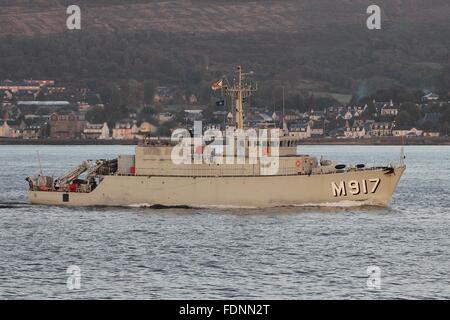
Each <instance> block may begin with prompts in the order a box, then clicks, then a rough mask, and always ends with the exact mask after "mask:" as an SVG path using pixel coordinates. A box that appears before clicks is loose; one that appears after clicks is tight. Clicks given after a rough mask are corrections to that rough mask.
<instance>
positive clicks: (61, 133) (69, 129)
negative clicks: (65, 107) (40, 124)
mask: <svg viewBox="0 0 450 320" xmlns="http://www.w3.org/2000/svg"><path fill="white" fill-rule="evenodd" d="M49 125H50V138H52V139H77V138H80V137H81V133H82V132H83V128H84V125H85V121H84V117H82V116H81V115H80V114H76V113H75V112H63V113H56V112H55V113H53V114H51V115H50V119H49Z"/></svg>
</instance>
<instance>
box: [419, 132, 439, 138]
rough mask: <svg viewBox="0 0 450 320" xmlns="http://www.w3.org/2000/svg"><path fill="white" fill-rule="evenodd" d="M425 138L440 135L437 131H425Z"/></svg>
mask: <svg viewBox="0 0 450 320" xmlns="http://www.w3.org/2000/svg"><path fill="white" fill-rule="evenodd" d="M423 136H424V137H439V136H440V133H439V132H437V131H424V132H423Z"/></svg>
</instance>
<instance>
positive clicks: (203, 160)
mask: <svg viewBox="0 0 450 320" xmlns="http://www.w3.org/2000/svg"><path fill="white" fill-rule="evenodd" d="M236 73H237V74H236V75H235V78H234V80H233V81H231V83H229V82H228V80H227V79H226V77H225V79H222V80H220V81H219V82H216V83H215V84H213V87H212V89H213V90H217V89H220V90H222V93H223V94H225V95H227V96H229V97H230V98H231V99H230V100H231V101H232V105H233V108H234V112H233V113H234V117H233V119H234V124H233V128H232V129H234V131H233V130H227V132H224V133H223V136H222V137H221V133H220V132H219V134H218V135H217V132H216V135H215V137H216V138H217V137H221V138H222V139H216V141H226V143H225V144H224V145H223V146H222V148H216V147H212V145H213V144H212V143H209V144H208V141H211V140H208V139H202V138H199V136H200V135H198V134H197V135H195V134H192V132H191V131H188V130H184V131H181V133H183V132H184V134H179V135H178V136H177V135H172V139H171V141H169V142H167V143H163V142H161V141H159V142H158V143H154V142H150V141H149V140H146V141H144V142H143V143H141V144H140V145H138V146H136V150H135V154H134V155H118V157H117V158H116V159H109V160H106V159H100V160H96V161H91V160H89V161H84V162H83V163H81V164H80V165H79V166H77V167H76V168H73V169H72V170H69V171H68V172H66V173H65V174H63V175H62V176H60V177H57V178H54V177H52V176H44V175H37V176H31V177H28V178H26V180H27V181H28V183H29V191H28V197H29V201H30V202H31V203H32V204H42V205H61V206H152V205H160V206H189V207H242V208H264V207H277V206H315V205H336V206H338V205H339V204H343V203H351V204H355V205H357V204H364V205H374V206H388V205H389V203H390V201H391V198H392V195H393V193H394V191H395V189H396V186H397V184H398V182H399V180H400V178H401V176H402V174H403V172H404V171H405V168H406V166H405V165H404V163H403V160H402V159H403V156H401V157H400V161H399V163H398V164H396V165H392V164H391V165H389V166H367V165H364V164H355V165H346V164H340V163H338V162H336V161H332V160H327V159H323V158H320V159H318V158H316V157H314V156H311V155H306V154H301V153H300V152H299V150H301V149H299V148H297V147H298V146H299V145H300V143H301V141H300V139H299V138H296V137H292V136H289V134H288V133H287V132H286V131H285V130H281V129H274V128H273V129H269V132H268V133H267V139H266V140H264V139H260V140H258V138H259V137H260V136H261V137H262V135H261V131H262V130H261V129H259V130H255V129H252V128H245V127H244V101H245V100H246V98H247V97H249V96H250V95H251V94H252V93H253V92H255V91H256V90H257V83H256V82H254V81H252V80H251V79H250V78H251V77H249V75H250V74H251V73H244V72H243V71H242V68H241V67H240V66H238V67H237V68H236ZM200 130H202V129H200ZM236 132H239V133H241V135H240V137H241V139H240V140H239V134H238V135H237V134H236ZM243 132H244V133H245V132H253V135H252V137H255V136H256V139H251V138H250V136H251V135H249V136H248V137H247V139H246V138H245V137H246V136H245V134H244V135H242V133H243ZM202 133H203V131H202ZM255 133H256V135H255ZM275 133H276V134H275ZM213 136H214V134H213ZM242 137H244V139H242ZM217 146H220V145H219V144H217ZM207 151H208V152H207ZM274 164H276V165H274Z"/></svg>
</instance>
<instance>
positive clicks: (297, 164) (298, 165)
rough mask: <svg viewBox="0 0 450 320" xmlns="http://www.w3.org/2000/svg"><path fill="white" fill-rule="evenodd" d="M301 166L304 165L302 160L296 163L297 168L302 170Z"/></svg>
mask: <svg viewBox="0 0 450 320" xmlns="http://www.w3.org/2000/svg"><path fill="white" fill-rule="evenodd" d="M301 165H302V162H301V161H300V160H297V161H295V166H296V167H297V168H300V166H301Z"/></svg>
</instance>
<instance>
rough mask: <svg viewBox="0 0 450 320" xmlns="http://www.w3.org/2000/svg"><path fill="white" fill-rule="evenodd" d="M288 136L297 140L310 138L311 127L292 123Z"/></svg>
mask: <svg viewBox="0 0 450 320" xmlns="http://www.w3.org/2000/svg"><path fill="white" fill-rule="evenodd" d="M289 136H290V137H296V138H299V139H308V138H311V127H310V126H309V123H294V124H292V125H291V126H290V127H289Z"/></svg>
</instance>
